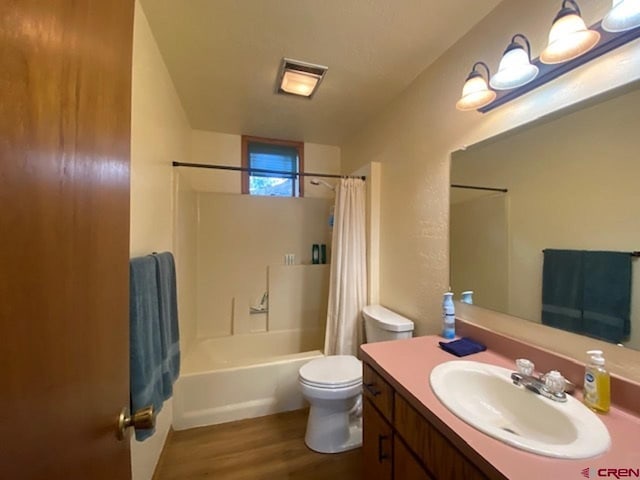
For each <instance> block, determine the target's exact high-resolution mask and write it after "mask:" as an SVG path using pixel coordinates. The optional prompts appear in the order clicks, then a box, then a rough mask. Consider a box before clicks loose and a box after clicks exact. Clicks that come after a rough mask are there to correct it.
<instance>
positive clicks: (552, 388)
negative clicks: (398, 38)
mask: <svg viewBox="0 0 640 480" xmlns="http://www.w3.org/2000/svg"><path fill="white" fill-rule="evenodd" d="M516 364H517V366H518V371H517V372H513V373H512V374H511V381H513V384H514V385H517V386H522V387H524V388H526V389H527V390H530V391H532V392H533V393H536V394H538V395H542V396H543V397H545V398H549V399H551V400H554V401H556V402H566V401H567V394H566V393H564V389H565V385H566V380H565V379H564V377H563V376H562V375H561V374H560V372H558V371H557V370H551V371H550V372H549V373H547V374H546V375H543V376H542V378H538V377H536V376H534V375H533V363H531V362H530V361H529V360H525V359H518V360H516Z"/></svg>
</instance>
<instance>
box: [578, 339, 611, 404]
mask: <svg viewBox="0 0 640 480" xmlns="http://www.w3.org/2000/svg"><path fill="white" fill-rule="evenodd" d="M587 355H589V363H588V364H587V366H586V368H585V372H584V391H583V395H584V403H585V405H586V406H587V407H589V408H590V409H591V410H594V411H596V412H600V413H607V412H608V411H609V407H610V405H611V382H610V378H609V372H608V371H607V370H606V369H605V368H604V357H603V356H602V350H589V351H588V352H587Z"/></svg>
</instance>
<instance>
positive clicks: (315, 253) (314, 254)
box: [311, 243, 320, 265]
mask: <svg viewBox="0 0 640 480" xmlns="http://www.w3.org/2000/svg"><path fill="white" fill-rule="evenodd" d="M311 263H312V264H313V265H317V264H319V263H320V245H319V244H317V243H314V244H313V246H312V247H311Z"/></svg>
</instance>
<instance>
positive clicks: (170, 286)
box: [153, 252, 180, 400]
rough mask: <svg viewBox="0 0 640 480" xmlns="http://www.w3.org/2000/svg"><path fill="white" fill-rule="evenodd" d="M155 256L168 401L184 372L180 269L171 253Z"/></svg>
mask: <svg viewBox="0 0 640 480" xmlns="http://www.w3.org/2000/svg"><path fill="white" fill-rule="evenodd" d="M153 257H154V259H155V262H156V266H157V269H156V274H157V283H158V303H159V305H160V342H161V345H162V388H163V396H164V399H165V400H166V399H167V398H169V397H170V396H171V395H172V394H173V382H175V381H176V379H177V378H178V374H179V373H180V335H179V331H178V299H177V294H176V267H175V263H174V261H173V255H172V254H171V253H170V252H164V253H159V254H156V255H154V256H153Z"/></svg>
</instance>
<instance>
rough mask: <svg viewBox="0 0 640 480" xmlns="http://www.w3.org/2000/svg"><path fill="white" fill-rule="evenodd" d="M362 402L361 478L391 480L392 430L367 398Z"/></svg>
mask: <svg viewBox="0 0 640 480" xmlns="http://www.w3.org/2000/svg"><path fill="white" fill-rule="evenodd" d="M362 402H363V412H362V461H363V471H364V475H363V476H362V478H365V479H367V480H391V478H392V474H393V472H392V468H393V452H392V448H393V430H392V429H391V426H390V425H389V424H388V423H387V422H386V421H385V419H384V418H383V417H382V415H380V413H379V412H378V411H377V410H376V408H375V407H374V406H373V404H372V403H371V402H370V401H369V400H368V399H366V398H364V399H363V400H362Z"/></svg>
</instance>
